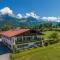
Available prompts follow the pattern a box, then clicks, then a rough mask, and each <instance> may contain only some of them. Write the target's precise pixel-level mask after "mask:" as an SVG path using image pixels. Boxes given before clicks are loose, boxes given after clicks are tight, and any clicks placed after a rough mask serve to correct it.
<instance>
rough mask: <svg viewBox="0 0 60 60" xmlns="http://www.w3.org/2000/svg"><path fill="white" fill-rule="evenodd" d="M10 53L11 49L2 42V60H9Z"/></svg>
mask: <svg viewBox="0 0 60 60" xmlns="http://www.w3.org/2000/svg"><path fill="white" fill-rule="evenodd" d="M9 53H10V50H9V48H8V47H6V46H5V45H4V44H3V43H2V42H0V60H9Z"/></svg>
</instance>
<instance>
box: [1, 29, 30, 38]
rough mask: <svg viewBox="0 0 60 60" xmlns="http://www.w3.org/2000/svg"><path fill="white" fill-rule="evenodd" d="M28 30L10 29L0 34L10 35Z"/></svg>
mask: <svg viewBox="0 0 60 60" xmlns="http://www.w3.org/2000/svg"><path fill="white" fill-rule="evenodd" d="M29 30H30V29H12V30H9V31H4V32H1V33H0V34H1V35H3V36H7V37H12V36H16V35H19V34H22V33H25V32H27V31H29Z"/></svg>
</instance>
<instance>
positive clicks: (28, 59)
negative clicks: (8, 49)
mask: <svg viewBox="0 0 60 60" xmlns="http://www.w3.org/2000/svg"><path fill="white" fill-rule="evenodd" d="M11 60H60V43H57V44H54V45H50V46H48V47H41V48H37V49H31V50H29V51H25V52H22V53H19V54H12V56H11Z"/></svg>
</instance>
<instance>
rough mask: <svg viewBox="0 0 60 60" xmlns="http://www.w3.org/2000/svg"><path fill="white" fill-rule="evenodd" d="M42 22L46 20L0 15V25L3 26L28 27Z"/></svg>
mask: <svg viewBox="0 0 60 60" xmlns="http://www.w3.org/2000/svg"><path fill="white" fill-rule="evenodd" d="M43 22H48V21H47V20H43V19H36V18H33V17H31V16H30V17H27V18H21V19H18V18H16V17H14V16H10V15H9V14H4V15H0V27H2V26H4V25H5V24H7V23H8V24H10V25H12V26H13V27H25V26H27V27H30V26H35V25H38V24H40V23H43ZM52 23H53V24H56V22H52Z"/></svg>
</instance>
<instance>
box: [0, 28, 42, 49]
mask: <svg viewBox="0 0 60 60" xmlns="http://www.w3.org/2000/svg"><path fill="white" fill-rule="evenodd" d="M0 35H1V39H2V42H3V43H4V44H5V45H6V46H7V47H9V48H10V49H11V50H13V49H14V45H15V47H16V48H17V49H21V50H22V49H27V48H31V47H37V46H40V43H41V41H42V38H41V37H40V34H39V33H37V32H36V31H35V30H30V29H12V30H9V31H4V32H1V33H0Z"/></svg>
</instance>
